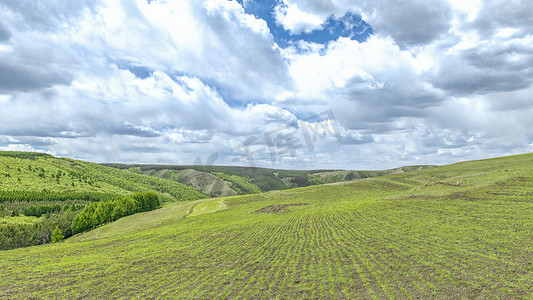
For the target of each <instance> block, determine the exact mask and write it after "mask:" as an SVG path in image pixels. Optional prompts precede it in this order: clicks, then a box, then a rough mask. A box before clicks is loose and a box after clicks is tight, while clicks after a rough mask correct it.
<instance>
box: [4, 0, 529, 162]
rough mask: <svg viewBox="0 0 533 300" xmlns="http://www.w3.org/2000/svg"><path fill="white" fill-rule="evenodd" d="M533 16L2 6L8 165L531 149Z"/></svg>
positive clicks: (365, 7) (199, 4) (262, 4)
mask: <svg viewBox="0 0 533 300" xmlns="http://www.w3.org/2000/svg"><path fill="white" fill-rule="evenodd" d="M532 12H533V2H532V3H530V2H523V1H522V2H520V1H518V2H508V3H502V2H501V1H496V0H494V1H493V0H489V1H458V0H436V1H432V2H427V1H419V0H406V1H403V2H402V5H396V4H395V2H391V1H388V0H373V1H370V0H360V1H347V0H329V1H322V0H275V1H253V0H247V1H245V2H242V1H241V2H237V1H228V0H201V1H198V0H182V1H171V0H157V1H146V0H134V1H103V0H95V1H67V2H65V1H59V0H51V1H48V2H47V5H46V6H43V5H41V4H40V3H37V2H35V1H30V0H19V1H8V0H0V119H1V120H2V121H1V122H0V150H18V151H42V152H48V153H51V154H53V155H58V156H65V157H71V158H76V159H84V160H88V161H94V162H122V163H160V164H193V163H195V162H200V161H201V162H203V163H205V162H206V161H209V162H210V163H215V164H219V165H243V166H246V165H252V164H253V165H257V166H263V167H273V168H293V169H326V168H330V169H386V168H392V167H397V166H402V165H414V164H446V163H452V162H456V161H461V160H470V159H479V158H488V157H495V156H503V155H508V154H515V153H524V152H531V151H533V143H532V141H533V126H532V125H533V123H532V122H531V115H533V98H532V97H531V95H533V68H531V66H532V65H533V63H532V62H533V36H532V35H531V32H533V24H532V23H531V18H532ZM209 158H211V159H209ZM215 158H216V159H215Z"/></svg>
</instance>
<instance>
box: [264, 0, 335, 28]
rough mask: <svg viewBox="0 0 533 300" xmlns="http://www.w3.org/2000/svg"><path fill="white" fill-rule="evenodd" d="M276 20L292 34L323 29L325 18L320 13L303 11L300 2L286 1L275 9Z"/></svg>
mask: <svg viewBox="0 0 533 300" xmlns="http://www.w3.org/2000/svg"><path fill="white" fill-rule="evenodd" d="M274 15H275V17H276V22H277V23H278V24H280V25H281V26H283V28H285V30H287V31H289V32H290V33H291V34H300V33H302V32H305V33H309V32H311V31H313V30H317V29H322V27H323V26H322V25H323V23H324V21H325V20H324V18H323V17H322V16H320V15H315V14H313V13H309V12H305V11H302V10H301V9H300V8H299V7H298V3H294V2H289V1H285V3H282V4H278V6H276V7H275V9H274Z"/></svg>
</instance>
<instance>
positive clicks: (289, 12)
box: [275, 0, 452, 47]
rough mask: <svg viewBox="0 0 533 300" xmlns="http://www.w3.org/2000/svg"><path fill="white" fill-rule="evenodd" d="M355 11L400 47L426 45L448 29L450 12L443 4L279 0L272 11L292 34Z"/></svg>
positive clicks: (316, 26)
mask: <svg viewBox="0 0 533 300" xmlns="http://www.w3.org/2000/svg"><path fill="white" fill-rule="evenodd" d="M350 11H351V12H356V13H359V14H361V15H362V16H363V19H365V21H367V22H369V23H370V24H371V25H372V28H373V29H374V31H375V32H376V33H378V34H382V35H388V36H390V37H392V38H393V39H394V40H395V41H396V43H397V44H398V45H400V46H402V47H406V46H412V45H423V44H427V43H429V42H431V41H433V40H435V39H438V38H439V36H441V35H442V34H445V33H446V32H447V31H448V29H449V28H450V23H451V21H452V12H451V9H450V6H449V4H448V3H447V2H446V1H432V2H427V1H422V0H409V1H402V2H401V3H400V2H397V1H389V0H379V1H358V2H354V1H346V0H330V1H320V0H313V1H307V0H306V1H304V0H283V1H281V2H280V4H278V6H277V8H276V10H275V12H276V13H275V16H276V20H277V21H278V22H279V23H280V24H282V25H283V27H284V28H285V29H287V30H289V31H291V32H292V33H295V34H298V33H300V32H302V31H304V32H309V31H312V30H315V29H318V28H321V27H322V26H323V24H324V23H325V21H326V20H327V19H328V18H329V17H330V16H332V15H333V16H335V17H341V16H343V15H344V14H346V13H347V12H350Z"/></svg>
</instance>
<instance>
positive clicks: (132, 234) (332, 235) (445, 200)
mask: <svg viewBox="0 0 533 300" xmlns="http://www.w3.org/2000/svg"><path fill="white" fill-rule="evenodd" d="M532 167H533V155H532V154H527V155H519V156H511V157H504V158H498V159H492V160H482V161H474V162H464V163H458V164H454V165H450V166H444V167H438V168H433V169H426V170H420V171H415V172H410V173H403V174H396V175H389V176H385V177H378V178H370V179H363V180H358V181H352V182H345V183H334V184H330V185H321V186H311V187H304V188H298V189H292V190H285V191H271V192H268V193H264V194H255V195H245V196H232V197H227V198H215V199H203V200H196V201H192V202H182V203H169V204H166V205H164V206H163V208H161V209H158V210H155V211H151V212H147V213H142V214H137V215H133V216H129V217H125V218H122V219H120V220H118V221H116V222H114V223H112V224H109V225H106V226H103V227H100V228H98V229H96V230H94V231H91V232H88V233H85V234H82V235H78V236H75V237H73V238H70V239H68V240H67V241H65V242H63V243H59V244H49V245H44V246H37V247H29V248H23V249H16V250H9V251H2V252H0V269H1V270H2V273H0V298H19V299H27V298H32V297H35V298H59V299H73V298H74V299H76V298H78V299H90V298H93V299H100V298H136V299H146V298H158V297H161V298H178V297H179V298H194V299H207V298H209V299H210V298H267V299H310V298H340V299H342V298H345V299H416V298H418V299H442V298H458V299H485V298H490V299H532V298H533V289H532V287H533V260H532V257H533V214H532V213H531V212H532V211H533V168H532ZM304 203H305V204H307V205H303V204H304ZM290 204H294V205H290ZM267 207H278V208H279V207H282V209H270V210H269V209H267V210H264V211H266V212H258V211H260V210H262V209H264V208H267Z"/></svg>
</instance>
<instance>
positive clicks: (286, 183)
mask: <svg viewBox="0 0 533 300" xmlns="http://www.w3.org/2000/svg"><path fill="white" fill-rule="evenodd" d="M102 165H104V166H108V167H113V168H117V169H121V170H129V171H130V172H134V173H138V174H143V175H150V176H155V177H160V178H165V179H170V180H174V181H177V182H179V183H182V184H185V185H187V186H190V187H193V188H195V189H197V190H199V191H201V192H202V193H204V194H206V195H209V196H211V197H219V196H231V195H237V194H238V195H245V194H253V193H259V192H268V191H272V190H285V189H290V188H297V187H306V186H311V185H317V184H324V183H333V182H340V181H350V180H356V179H363V178H370V177H377V176H384V175H389V174H397V173H403V172H410V171H415V170H421V169H427V168H432V167H434V166H408V167H401V168H395V169H391V170H382V171H347V170H282V169H270V168H258V167H254V168H252V167H232V166H189V165H187V166H179V165H178V166H175V165H147V164H146V165H145V164H133V165H127V164H109V163H108V164H102Z"/></svg>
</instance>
